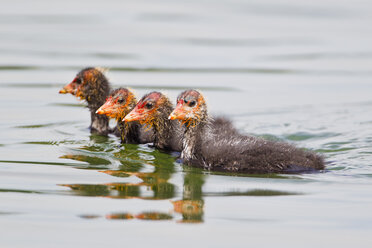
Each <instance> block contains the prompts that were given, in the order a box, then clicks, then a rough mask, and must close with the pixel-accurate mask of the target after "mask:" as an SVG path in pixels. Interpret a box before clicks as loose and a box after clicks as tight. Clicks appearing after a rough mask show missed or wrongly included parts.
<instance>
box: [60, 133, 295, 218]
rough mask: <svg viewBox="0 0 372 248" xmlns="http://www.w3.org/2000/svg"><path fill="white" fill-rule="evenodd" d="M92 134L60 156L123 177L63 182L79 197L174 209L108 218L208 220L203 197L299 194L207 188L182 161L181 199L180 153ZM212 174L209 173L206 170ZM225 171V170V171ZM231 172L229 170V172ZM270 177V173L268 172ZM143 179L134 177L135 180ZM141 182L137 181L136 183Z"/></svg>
mask: <svg viewBox="0 0 372 248" xmlns="http://www.w3.org/2000/svg"><path fill="white" fill-rule="evenodd" d="M97 137H98V136H96V137H94V138H91V142H90V144H89V145H85V146H83V147H80V148H78V149H71V154H66V155H63V156H61V158H65V159H72V160H77V161H80V162H85V163H87V164H88V165H86V166H80V167H79V168H82V169H95V170H97V169H100V170H99V171H98V172H101V173H105V174H107V175H110V176H112V177H115V178H117V179H118V180H124V182H115V183H105V184H62V185H61V186H65V187H69V188H70V189H71V193H72V194H74V195H79V196H92V197H107V198H113V199H142V200H170V202H171V204H172V205H173V209H168V211H167V212H158V211H152V210H150V211H144V212H140V213H130V212H127V211H123V212H116V213H108V214H106V215H105V216H104V218H106V219H109V220H130V219H141V220H172V219H173V218H174V216H173V215H172V213H174V214H176V215H181V216H182V219H181V220H179V221H177V222H180V223H202V222H204V219H203V217H204V199H203V198H204V197H229V196H239V197H247V196H251V197H252V196H253V197H257V196H264V197H269V196H286V195H297V194H298V193H293V192H284V191H275V190H266V189H252V190H247V191H227V192H226V191H225V192H203V190H202V189H203V185H204V182H205V177H206V174H205V173H204V172H203V171H202V170H201V169H199V168H193V167H188V166H184V167H183V172H184V173H185V174H184V183H183V190H182V199H180V200H177V197H179V195H176V186H175V185H174V184H172V183H170V182H168V181H169V179H170V178H171V177H172V175H173V174H174V173H175V161H176V157H175V156H172V155H170V154H168V153H164V152H161V151H159V150H156V149H154V148H151V147H149V146H147V145H132V144H124V145H122V146H121V147H117V145H116V144H113V143H112V142H110V140H107V139H106V138H103V139H101V138H97ZM208 174H211V173H208ZM221 175H222V174H221ZM229 176H231V175H229ZM266 177H267V175H266ZM134 178H136V179H140V180H134V182H133V179H134ZM137 181H139V182H137ZM80 217H81V218H84V219H95V218H102V217H103V216H100V215H94V214H85V215H80Z"/></svg>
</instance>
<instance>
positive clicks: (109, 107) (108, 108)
mask: <svg viewBox="0 0 372 248" xmlns="http://www.w3.org/2000/svg"><path fill="white" fill-rule="evenodd" d="M111 112H112V104H111V102H110V101H107V102H105V104H103V105H102V106H101V107H100V108H99V109H98V110H97V111H96V114H99V115H105V114H110V113H111Z"/></svg>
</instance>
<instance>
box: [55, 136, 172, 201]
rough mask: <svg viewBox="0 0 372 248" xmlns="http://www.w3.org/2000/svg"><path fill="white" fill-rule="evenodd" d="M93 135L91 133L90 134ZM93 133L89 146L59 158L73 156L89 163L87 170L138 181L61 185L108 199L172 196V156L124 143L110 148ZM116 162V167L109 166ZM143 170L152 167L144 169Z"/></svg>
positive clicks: (77, 192)
mask: <svg viewBox="0 0 372 248" xmlns="http://www.w3.org/2000/svg"><path fill="white" fill-rule="evenodd" d="M91 137H93V136H91ZM97 137H99V136H94V142H92V144H90V145H88V146H87V145H86V146H83V147H81V148H79V149H74V150H73V153H74V154H67V155H63V156H61V158H66V159H73V160H78V161H82V162H86V163H88V164H89V166H88V168H87V169H97V168H99V169H102V170H101V171H100V172H102V173H106V174H108V175H111V176H114V177H119V178H131V177H136V178H138V179H141V182H139V183H129V182H122V183H107V184H63V185H62V186H67V187H70V189H72V190H73V193H74V194H76V195H81V196H101V197H109V198H120V199H128V198H139V199H147V200H148V199H151V200H160V199H171V198H173V197H174V194H175V186H174V185H173V184H171V183H169V182H168V180H169V179H170V178H171V176H172V174H173V173H174V161H175V157H173V156H171V155H169V154H167V153H163V152H160V151H158V150H155V149H153V148H149V147H147V146H141V145H131V144H125V145H123V146H122V147H121V149H117V148H113V146H112V144H109V143H108V142H107V140H106V139H105V138H104V139H103V140H100V138H97ZM113 164H115V167H116V168H117V167H118V168H117V169H109V168H110V167H112V166H113ZM143 170H146V171H147V170H152V171H150V172H145V171H143Z"/></svg>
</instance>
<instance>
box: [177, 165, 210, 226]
mask: <svg viewBox="0 0 372 248" xmlns="http://www.w3.org/2000/svg"><path fill="white" fill-rule="evenodd" d="M194 170H196V169H193V168H189V171H188V172H187V173H186V174H185V177H184V185H183V199H182V200H178V201H172V204H173V208H174V211H175V212H176V213H180V214H182V220H181V221H180V222H183V223H201V222H203V215H204V210H203V208H204V200H203V198H202V197H203V191H202V187H203V184H204V177H205V176H204V175H203V174H201V173H200V172H199V173H198V172H194Z"/></svg>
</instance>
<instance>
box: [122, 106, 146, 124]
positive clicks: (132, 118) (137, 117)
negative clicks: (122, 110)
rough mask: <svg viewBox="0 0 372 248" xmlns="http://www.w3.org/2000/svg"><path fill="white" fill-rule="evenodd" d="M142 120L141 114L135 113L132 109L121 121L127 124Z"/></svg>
mask: <svg viewBox="0 0 372 248" xmlns="http://www.w3.org/2000/svg"><path fill="white" fill-rule="evenodd" d="M142 118H143V116H142V114H141V113H140V112H138V111H137V109H136V108H135V109H133V110H132V111H131V112H130V113H129V114H127V115H126V116H125V117H124V119H123V121H125V122H129V121H138V120H141V119H142Z"/></svg>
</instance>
